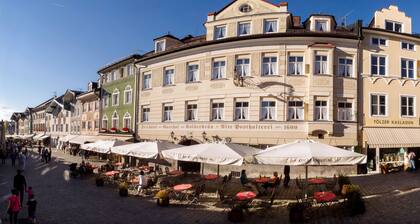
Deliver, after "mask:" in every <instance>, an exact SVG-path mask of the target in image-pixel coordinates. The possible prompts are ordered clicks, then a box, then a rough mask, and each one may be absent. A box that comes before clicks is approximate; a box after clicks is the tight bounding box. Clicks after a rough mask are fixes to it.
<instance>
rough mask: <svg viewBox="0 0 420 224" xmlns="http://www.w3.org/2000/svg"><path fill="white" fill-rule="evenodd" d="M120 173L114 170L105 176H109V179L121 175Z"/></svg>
mask: <svg viewBox="0 0 420 224" xmlns="http://www.w3.org/2000/svg"><path fill="white" fill-rule="evenodd" d="M119 173H120V172H119V171H116V170H113V171H108V172H106V173H105V175H106V176H109V177H112V176H114V175H115V174H119Z"/></svg>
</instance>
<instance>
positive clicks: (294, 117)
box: [287, 100, 305, 121]
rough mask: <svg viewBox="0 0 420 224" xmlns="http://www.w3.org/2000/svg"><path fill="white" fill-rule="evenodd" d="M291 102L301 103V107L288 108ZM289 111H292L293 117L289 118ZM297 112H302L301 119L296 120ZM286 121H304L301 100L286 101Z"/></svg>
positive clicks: (303, 107) (303, 106)
mask: <svg viewBox="0 0 420 224" xmlns="http://www.w3.org/2000/svg"><path fill="white" fill-rule="evenodd" d="M291 102H301V103H302V106H296V105H295V106H290V103H291ZM290 110H293V111H294V112H293V114H294V115H295V116H293V117H291V113H290ZM299 110H302V118H297V114H299V113H298V111H299ZM287 120H288V121H304V120H305V102H304V101H303V100H288V101H287Z"/></svg>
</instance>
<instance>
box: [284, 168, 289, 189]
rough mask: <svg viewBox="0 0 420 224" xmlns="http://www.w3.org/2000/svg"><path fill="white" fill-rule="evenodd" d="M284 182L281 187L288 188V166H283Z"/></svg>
mask: <svg viewBox="0 0 420 224" xmlns="http://www.w3.org/2000/svg"><path fill="white" fill-rule="evenodd" d="M283 173H284V182H283V186H284V187H285V188H288V187H289V181H290V166H284V170H283Z"/></svg>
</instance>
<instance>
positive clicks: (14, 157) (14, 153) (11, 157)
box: [10, 150, 17, 167]
mask: <svg viewBox="0 0 420 224" xmlns="http://www.w3.org/2000/svg"><path fill="white" fill-rule="evenodd" d="M16 156H17V154H16V151H15V150H12V153H11V154H10V160H11V161H12V167H15V166H16Z"/></svg>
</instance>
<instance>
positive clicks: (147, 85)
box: [143, 74, 152, 89]
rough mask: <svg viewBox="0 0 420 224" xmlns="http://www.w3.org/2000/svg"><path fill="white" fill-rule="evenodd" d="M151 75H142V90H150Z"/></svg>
mask: <svg viewBox="0 0 420 224" xmlns="http://www.w3.org/2000/svg"><path fill="white" fill-rule="evenodd" d="M151 80H152V74H143V89H151V88H152V85H151V84H152V82H151Z"/></svg>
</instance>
